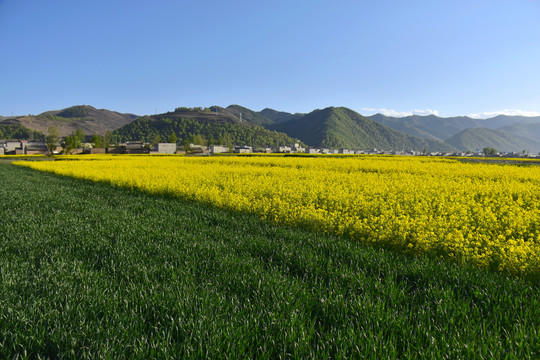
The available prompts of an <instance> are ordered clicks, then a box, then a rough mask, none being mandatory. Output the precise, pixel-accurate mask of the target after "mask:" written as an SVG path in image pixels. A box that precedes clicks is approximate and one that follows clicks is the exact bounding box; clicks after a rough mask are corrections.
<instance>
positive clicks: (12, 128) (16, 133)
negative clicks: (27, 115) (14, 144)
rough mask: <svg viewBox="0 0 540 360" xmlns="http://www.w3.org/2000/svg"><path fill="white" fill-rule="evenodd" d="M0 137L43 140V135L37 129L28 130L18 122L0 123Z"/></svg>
mask: <svg viewBox="0 0 540 360" xmlns="http://www.w3.org/2000/svg"><path fill="white" fill-rule="evenodd" d="M0 139H19V140H39V141H42V140H45V135H43V133H41V132H39V131H33V130H30V129H28V128H26V127H24V126H22V125H18V124H2V123H0Z"/></svg>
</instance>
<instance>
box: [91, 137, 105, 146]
mask: <svg viewBox="0 0 540 360" xmlns="http://www.w3.org/2000/svg"><path fill="white" fill-rule="evenodd" d="M90 143H92V145H94V147H95V148H102V147H103V138H102V137H101V136H99V135H97V134H94V135H92V137H91V138H90Z"/></svg>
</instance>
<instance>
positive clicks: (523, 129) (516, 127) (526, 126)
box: [497, 123, 540, 142]
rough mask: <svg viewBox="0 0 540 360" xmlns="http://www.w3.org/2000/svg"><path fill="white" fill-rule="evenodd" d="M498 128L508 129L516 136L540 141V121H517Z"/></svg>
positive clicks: (507, 130)
mask: <svg viewBox="0 0 540 360" xmlns="http://www.w3.org/2000/svg"><path fill="white" fill-rule="evenodd" d="M497 130H502V131H506V132H508V133H511V134H512V135H515V136H520V137H524V138H526V139H529V140H532V141H537V142H540V123H516V124H513V125H509V126H504V127H500V128H498V129H497Z"/></svg>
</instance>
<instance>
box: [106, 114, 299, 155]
mask: <svg viewBox="0 0 540 360" xmlns="http://www.w3.org/2000/svg"><path fill="white" fill-rule="evenodd" d="M172 133H174V134H175V135H176V136H177V137H178V142H179V143H182V142H184V141H186V140H189V139H190V138H191V137H193V136H195V135H202V136H204V137H205V138H206V139H207V140H210V142H212V143H222V144H223V143H224V139H225V137H226V136H230V138H231V141H232V143H233V144H236V145H250V146H256V147H265V146H269V147H275V146H280V145H290V144H292V143H295V142H299V141H298V139H294V138H291V137H289V136H287V135H286V134H284V133H279V132H276V131H272V130H268V129H265V128H263V127H261V126H258V125H254V124H252V123H249V122H246V121H243V122H240V121H239V119H238V118H236V116H235V115H234V114H233V113H232V112H231V111H230V110H228V109H223V108H219V107H212V108H208V109H201V108H190V109H188V108H178V109H176V110H175V111H174V112H170V113H166V114H160V115H154V116H146V117H141V118H139V119H137V120H135V121H133V122H132V123H130V124H128V125H126V126H123V127H122V128H120V129H118V130H116V131H114V132H113V139H114V140H115V141H118V142H124V141H138V140H140V141H146V142H150V141H152V140H153V139H154V138H155V137H156V136H159V137H160V138H161V139H162V140H163V141H166V140H167V139H168V137H169V136H170V135H171V134H172Z"/></svg>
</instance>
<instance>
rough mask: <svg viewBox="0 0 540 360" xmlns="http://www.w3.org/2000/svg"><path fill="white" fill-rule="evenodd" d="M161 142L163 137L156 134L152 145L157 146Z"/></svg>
mask: <svg viewBox="0 0 540 360" xmlns="http://www.w3.org/2000/svg"><path fill="white" fill-rule="evenodd" d="M160 142H161V136H160V135H159V134H155V135H154V136H153V137H152V145H157V144H159V143H160Z"/></svg>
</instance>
